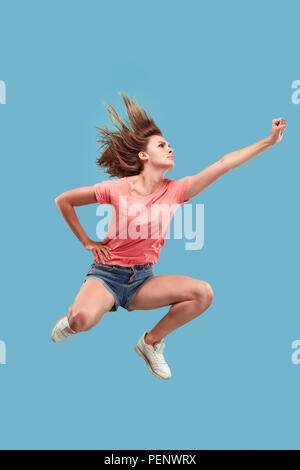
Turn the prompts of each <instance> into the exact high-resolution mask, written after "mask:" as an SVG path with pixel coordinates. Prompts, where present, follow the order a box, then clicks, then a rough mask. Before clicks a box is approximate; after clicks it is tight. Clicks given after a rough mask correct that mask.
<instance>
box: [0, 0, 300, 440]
mask: <svg viewBox="0 0 300 470" xmlns="http://www.w3.org/2000/svg"><path fill="white" fill-rule="evenodd" d="M299 13H300V5H299V3H298V4H297V2H286V3H285V4H284V5H283V4H282V2H279V1H272V2H271V1H264V2H258V1H252V2H251V3H249V2H248V3H246V2H239V1H227V2H222V1H211V2H209V3H207V2H200V1H198V0H197V1H191V0H188V1H186V2H179V1H174V0H164V1H163V2H161V1H158V0H151V2H148V1H146V0H144V1H141V0H139V1H135V0H129V1H126V2H123V1H111V2H104V1H95V0H85V1H70V0H64V1H57V0H56V1H53V0H52V1H51V2H50V1H43V2H40V1H10V2H5V1H1V2H0V18H1V19H0V26H1V27H0V44H1V63H0V79H1V80H4V81H5V83H6V92H7V97H6V99H7V103H6V104H5V105H1V106H0V126H1V138H0V152H1V168H2V171H1V175H2V178H1V200H2V214H1V219H2V230H1V252H2V253H1V261H2V262H1V271H2V287H3V289H2V296H1V314H0V315H1V320H0V339H1V340H2V341H5V343H6V348H7V364H6V365H1V366H0V383H1V390H0V393H1V403H0V405H1V424H0V428H1V429H0V433H1V436H0V447H1V448H2V449H17V448H19V449H76V448H77V449H276V448H282V449H292V448H293V449H299V448H300V445H299V420H300V413H299V380H300V365H298V366H297V365H295V364H293V363H292V361H291V355H292V352H293V350H292V348H291V344H292V342H293V341H294V340H295V339H299V336H300V331H299V311H298V293H299V285H298V280H299V222H298V217H299V215H298V214H299V210H298V200H299V185H298V180H299V169H300V165H299V160H298V157H299V155H298V154H299V150H298V141H299V136H298V134H299V119H300V104H299V105H296V104H293V103H292V100H291V96H292V93H293V91H295V90H293V89H292V88H291V84H292V82H293V81H294V80H297V79H300V75H299V60H298V59H297V58H298V57H299V47H298V45H299V40H298V39H299V33H298V32H299ZM118 91H122V92H123V93H125V94H128V95H129V96H131V97H135V98H136V99H137V102H138V103H139V105H140V106H142V107H143V108H145V109H146V110H147V111H148V112H149V113H150V114H151V115H152V117H153V118H154V120H155V122H156V123H157V125H158V126H159V127H160V128H161V129H162V131H163V133H164V136H165V138H166V139H167V140H168V141H169V142H170V144H171V146H172V148H174V155H175V167H174V169H173V170H172V171H171V172H168V173H167V174H166V177H169V178H171V179H179V178H181V177H183V176H186V175H192V174H195V173H198V172H199V171H201V170H203V169H204V168H206V167H207V166H209V165H211V164H212V163H214V162H215V161H217V160H219V159H220V158H221V157H222V156H224V155H225V154H227V153H229V152H231V151H234V150H238V149H240V148H243V147H246V146H248V145H251V144H253V143H255V142H257V141H259V140H261V139H263V138H265V137H267V136H268V135H269V134H270V131H271V124H272V119H274V118H277V117H284V118H285V120H286V121H287V123H288V127H287V130H286V132H285V134H284V138H283V140H282V141H281V142H280V143H279V144H277V145H276V146H274V147H272V148H270V149H268V150H266V151H265V152H264V153H262V154H260V155H258V156H257V157H255V158H254V159H252V160H251V161H249V162H248V163H246V164H245V165H243V166H241V167H238V168H236V169H234V170H233V171H231V172H229V173H227V174H226V175H225V176H223V177H222V178H221V179H219V180H217V181H216V182H215V184H213V185H211V186H210V187H209V188H207V189H206V190H205V191H204V192H203V193H201V194H199V195H198V196H196V197H195V198H193V199H192V200H191V202H192V203H193V204H197V203H198V204H204V207H205V243H204V246H203V248H202V249H201V250H199V251H187V250H185V243H186V240H185V239H182V240H174V239H170V240H167V241H166V244H165V246H164V247H163V249H162V252H161V257H160V260H159V262H158V263H157V264H156V265H155V267H154V273H155V274H180V275H187V276H191V277H195V278H198V279H203V280H205V281H207V282H209V283H210V284H211V286H212V288H213V290H214V293H215V297H214V301H213V304H212V305H211V306H210V307H209V309H208V310H207V311H206V312H205V313H204V314H203V315H201V316H199V317H198V318H196V319H195V320H194V321H192V322H190V323H188V324H186V325H184V326H183V327H181V328H179V329H177V330H175V331H174V332H173V333H171V334H170V335H169V336H168V337H167V338H166V340H165V342H166V349H165V357H166V360H167V361H168V363H169V365H170V368H171V371H172V374H173V376H172V379H171V380H170V381H162V380H159V379H157V378H156V377H154V376H153V375H152V374H150V372H149V371H148V369H147V367H146V365H145V364H144V362H143V361H142V360H141V359H140V358H139V357H138V356H137V355H136V353H135V352H134V350H133V347H134V345H135V344H136V342H137V341H138V339H139V338H140V336H141V334H142V333H143V331H146V330H147V331H148V330H149V329H151V328H152V327H153V326H154V325H155V324H156V323H157V322H158V321H159V320H160V319H161V318H162V317H163V316H164V315H165V314H166V313H167V311H168V309H169V308H167V307H166V308H161V309H158V310H152V311H133V312H127V311H126V310H124V309H123V308H119V310H118V311H117V312H111V313H110V314H109V315H104V317H103V318H102V319H101V321H100V323H99V324H98V326H97V327H96V328H94V329H93V330H91V331H89V332H87V333H82V334H80V335H77V336H76V337H75V338H73V339H71V340H70V341H66V342H63V343H60V344H54V343H53V342H52V341H51V339H50V333H51V329H52V327H53V325H54V323H55V322H56V321H57V319H58V318H59V317H61V316H63V315H64V314H66V313H67V309H68V307H69V305H71V303H73V301H74V298H75V297H76V295H77V292H78V290H79V288H80V286H81V283H82V281H83V278H84V276H85V274H86V272H87V270H88V268H89V266H90V264H91V263H92V261H93V260H92V253H91V252H89V251H86V250H85V249H84V248H83V247H82V245H81V244H80V242H79V240H78V239H77V238H76V237H75V236H74V235H73V233H72V232H71V230H70V229H69V227H68V226H67V224H66V223H65V221H64V220H63V218H62V216H61V214H60V213H59V211H58V209H57V207H56V205H55V203H54V199H55V198H56V196H58V195H59V194H60V193H62V192H64V191H67V190H69V189H73V188H77V187H82V186H90V185H93V184H95V183H96V182H100V181H102V180H103V179H106V178H107V175H106V174H105V173H104V172H102V171H101V170H100V169H99V168H98V167H97V166H96V164H95V160H96V158H97V156H98V155H97V153H96V149H97V147H98V145H97V144H96V129H95V128H94V126H99V127H103V126H104V125H107V126H108V127H110V129H114V127H113V124H112V123H111V121H110V119H109V115H108V113H107V111H106V110H105V107H104V104H103V103H104V102H107V103H110V104H112V106H114V107H115V109H116V110H117V111H118V112H119V113H120V114H121V115H122V116H123V117H126V108H125V105H124V104H123V101H122V99H121V97H120V95H119V94H118ZM96 209H97V206H96V205H90V206H82V207H78V208H77V209H76V211H77V215H78V217H79V220H80V222H81V224H82V226H83V227H84V229H85V230H86V232H87V233H88V235H89V236H90V237H91V238H92V239H95V240H96V239H97V238H96V224H97V221H98V218H97V217H96Z"/></svg>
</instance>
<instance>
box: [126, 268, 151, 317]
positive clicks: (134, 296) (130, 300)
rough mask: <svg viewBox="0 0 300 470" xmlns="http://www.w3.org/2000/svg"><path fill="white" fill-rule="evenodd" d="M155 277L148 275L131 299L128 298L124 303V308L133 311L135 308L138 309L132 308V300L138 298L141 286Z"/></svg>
mask: <svg viewBox="0 0 300 470" xmlns="http://www.w3.org/2000/svg"><path fill="white" fill-rule="evenodd" d="M153 277H154V275H152V276H150V277H147V279H145V280H144V282H143V283H142V284H141V285H140V286H139V287H138V289H137V290H136V291H135V292H133V294H132V296H131V297H130V299H128V300H127V302H126V304H125V305H124V308H126V310H128V311H130V312H132V311H133V310H136V309H135V308H133V309H130V305H131V304H132V302H133V301H134V299H135V298H136V296H137V294H138V293H139V291H140V290H141V288H142V287H143V286H144V285H145V284H146V282H147V281H150V279H152V278H153Z"/></svg>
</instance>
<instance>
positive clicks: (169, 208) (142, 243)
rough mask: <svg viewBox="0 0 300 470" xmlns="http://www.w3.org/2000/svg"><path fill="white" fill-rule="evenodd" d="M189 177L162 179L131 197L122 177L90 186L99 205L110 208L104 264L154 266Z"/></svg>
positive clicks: (128, 187) (125, 179)
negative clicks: (150, 189)
mask: <svg viewBox="0 0 300 470" xmlns="http://www.w3.org/2000/svg"><path fill="white" fill-rule="evenodd" d="M188 178H189V176H185V177H184V178H181V179H179V180H170V179H164V181H163V183H162V185H161V186H160V187H159V188H158V189H157V190H156V191H155V192H153V193H151V194H148V195H147V196H138V195H135V194H132V192H131V188H130V185H129V182H128V180H127V178H126V177H124V178H119V179H114V180H107V181H102V182H101V183H96V184H95V185H94V189H95V195H96V199H97V201H98V202H99V203H100V204H110V205H111V206H112V217H111V221H110V224H109V227H108V229H107V233H106V236H105V238H104V240H103V244H104V245H107V246H108V247H109V248H110V256H111V258H110V259H109V260H108V259H105V264H118V265H120V266H133V265H136V264H146V263H150V264H151V265H153V264H155V263H157V261H158V259H159V255H160V250H161V247H162V246H163V245H164V243H165V240H166V236H167V233H168V229H169V225H170V222H171V219H172V217H173V215H174V213H175V211H176V209H177V208H178V207H179V206H180V205H181V204H183V203H185V202H188V201H189V199H187V200H185V201H184V192H185V189H186V185H187V182H188Z"/></svg>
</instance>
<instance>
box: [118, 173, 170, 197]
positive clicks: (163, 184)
mask: <svg viewBox="0 0 300 470" xmlns="http://www.w3.org/2000/svg"><path fill="white" fill-rule="evenodd" d="M125 181H126V183H127V186H128V192H129V194H130V196H132V197H141V198H143V197H149V196H153V194H156V193H158V192H159V191H160V190H161V189H162V188H163V187H164V186H165V184H166V182H167V180H166V179H164V181H163V182H162V184H161V185H160V187H159V188H158V189H157V190H156V191H154V192H153V193H149V194H144V195H142V194H141V195H139V194H132V192H131V187H130V184H129V181H128V180H127V176H125Z"/></svg>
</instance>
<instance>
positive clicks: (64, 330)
mask: <svg viewBox="0 0 300 470" xmlns="http://www.w3.org/2000/svg"><path fill="white" fill-rule="evenodd" d="M75 334H76V331H73V330H72V329H71V328H70V325H69V321H68V317H67V316H64V317H62V318H60V319H59V320H58V321H57V322H56V324H55V325H54V328H53V330H52V333H51V338H52V340H53V341H54V343H60V342H61V341H64V340H65V339H68V338H70V337H71V336H72V335H75Z"/></svg>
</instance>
